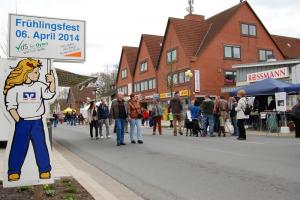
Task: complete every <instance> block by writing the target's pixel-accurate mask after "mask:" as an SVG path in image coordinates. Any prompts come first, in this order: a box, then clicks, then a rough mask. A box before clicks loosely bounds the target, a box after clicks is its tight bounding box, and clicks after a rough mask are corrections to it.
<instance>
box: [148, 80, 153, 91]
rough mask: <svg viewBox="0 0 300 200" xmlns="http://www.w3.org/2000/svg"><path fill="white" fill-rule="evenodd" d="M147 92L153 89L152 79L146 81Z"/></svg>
mask: <svg viewBox="0 0 300 200" xmlns="http://www.w3.org/2000/svg"><path fill="white" fill-rule="evenodd" d="M148 86H149V90H152V89H153V83H152V79H151V80H149V81H148Z"/></svg>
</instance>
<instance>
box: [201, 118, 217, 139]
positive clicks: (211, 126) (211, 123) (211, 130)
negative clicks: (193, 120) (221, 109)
mask: <svg viewBox="0 0 300 200" xmlns="http://www.w3.org/2000/svg"><path fill="white" fill-rule="evenodd" d="M202 120H203V121H202V123H203V131H204V134H206V133H207V123H208V125H209V131H208V132H209V135H213V133H214V115H212V114H211V115H206V114H203V118H202Z"/></svg>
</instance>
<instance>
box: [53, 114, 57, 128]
mask: <svg viewBox="0 0 300 200" xmlns="http://www.w3.org/2000/svg"><path fill="white" fill-rule="evenodd" d="M57 124H58V114H57V113H53V125H54V127H56V126H57Z"/></svg>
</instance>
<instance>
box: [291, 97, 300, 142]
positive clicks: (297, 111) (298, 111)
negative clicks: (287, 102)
mask: <svg viewBox="0 0 300 200" xmlns="http://www.w3.org/2000/svg"><path fill="white" fill-rule="evenodd" d="M297 101H298V103H297V104H296V105H295V106H294V107H293V108H292V116H293V119H294V123H295V131H296V134H295V136H296V138H300V95H299V96H298V97H297Z"/></svg>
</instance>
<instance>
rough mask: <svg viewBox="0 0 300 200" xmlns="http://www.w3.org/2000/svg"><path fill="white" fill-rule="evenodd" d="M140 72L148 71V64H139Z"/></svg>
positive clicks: (145, 62)
mask: <svg viewBox="0 0 300 200" xmlns="http://www.w3.org/2000/svg"><path fill="white" fill-rule="evenodd" d="M140 70H141V72H146V71H147V70H148V62H147V61H144V62H142V63H141V64H140Z"/></svg>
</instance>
